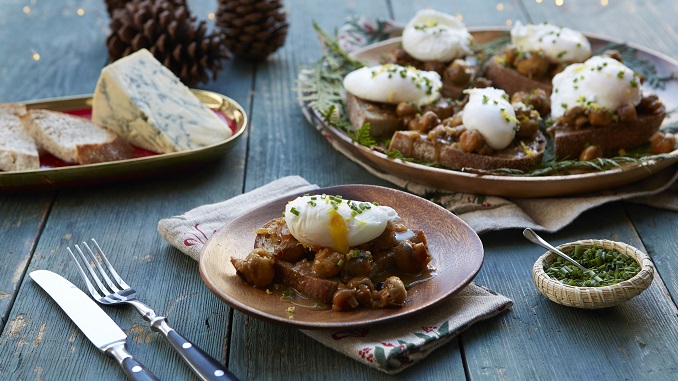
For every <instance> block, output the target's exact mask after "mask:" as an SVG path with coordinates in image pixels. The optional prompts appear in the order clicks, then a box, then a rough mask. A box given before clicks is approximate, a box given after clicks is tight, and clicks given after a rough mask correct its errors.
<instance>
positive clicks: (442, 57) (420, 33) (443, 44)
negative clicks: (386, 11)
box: [402, 9, 473, 62]
mask: <svg viewBox="0 0 678 381" xmlns="http://www.w3.org/2000/svg"><path fill="white" fill-rule="evenodd" d="M472 40H473V37H472V36H471V34H470V33H469V31H468V29H466V26H465V25H464V24H463V23H462V22H461V21H459V20H458V19H457V18H456V17H453V16H450V15H448V14H446V13H442V12H438V11H435V10H433V9H423V10H420V11H419V12H417V14H416V15H415V16H414V18H412V19H411V20H410V21H409V22H408V23H407V25H405V29H404V30H403V40H402V41H403V42H402V43H403V49H404V50H405V51H406V52H407V53H408V54H409V55H411V56H412V57H414V58H416V59H418V60H420V61H439V62H450V61H452V60H454V59H455V58H459V57H462V56H466V55H469V54H471V53H472V51H471V41H472Z"/></svg>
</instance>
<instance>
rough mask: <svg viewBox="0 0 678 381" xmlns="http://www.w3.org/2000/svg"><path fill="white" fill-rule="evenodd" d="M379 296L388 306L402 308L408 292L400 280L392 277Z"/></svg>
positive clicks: (386, 282) (379, 292)
mask: <svg viewBox="0 0 678 381" xmlns="http://www.w3.org/2000/svg"><path fill="white" fill-rule="evenodd" d="M377 295H378V297H379V299H381V300H382V302H383V303H385V304H386V305H394V306H402V305H403V304H404V303H405V298H407V290H406V289H405V284H404V283H403V281H402V280H400V278H398V277H396V276H392V277H389V278H388V279H386V280H385V281H384V287H383V288H382V289H381V290H379V291H378V293H377Z"/></svg>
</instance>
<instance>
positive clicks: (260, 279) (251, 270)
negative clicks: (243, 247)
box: [231, 249, 275, 287]
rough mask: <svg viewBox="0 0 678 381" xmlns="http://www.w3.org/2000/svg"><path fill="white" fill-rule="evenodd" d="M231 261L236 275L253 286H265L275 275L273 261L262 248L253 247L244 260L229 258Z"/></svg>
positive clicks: (269, 254)
mask: <svg viewBox="0 0 678 381" xmlns="http://www.w3.org/2000/svg"><path fill="white" fill-rule="evenodd" d="M231 263H232V264H233V266H234V267H235V269H236V270H237V272H238V275H240V276H241V277H242V278H243V279H244V280H245V281H246V282H247V283H249V284H251V285H253V286H255V287H264V286H267V285H269V284H271V282H273V278H274V277H275V261H274V260H273V256H272V255H271V253H269V252H268V251H266V250H264V249H254V250H253V251H252V252H251V253H249V254H248V255H247V258H245V259H244V260H242V259H238V258H231Z"/></svg>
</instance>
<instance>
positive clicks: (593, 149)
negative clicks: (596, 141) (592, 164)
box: [579, 146, 603, 161]
mask: <svg viewBox="0 0 678 381" xmlns="http://www.w3.org/2000/svg"><path fill="white" fill-rule="evenodd" d="M599 157H603V150H601V149H600V147H597V146H588V147H586V148H584V150H583V151H581V153H580V154H579V161H591V160H594V159H597V158H599Z"/></svg>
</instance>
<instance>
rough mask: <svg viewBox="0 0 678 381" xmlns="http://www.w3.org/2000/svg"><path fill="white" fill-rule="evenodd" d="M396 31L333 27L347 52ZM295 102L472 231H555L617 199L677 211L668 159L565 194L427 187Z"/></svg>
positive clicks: (378, 23) (385, 23) (383, 23)
mask: <svg viewBox="0 0 678 381" xmlns="http://www.w3.org/2000/svg"><path fill="white" fill-rule="evenodd" d="M401 32H402V26H399V25H397V24H396V23H395V22H394V21H393V20H385V19H370V18H366V17H364V16H352V17H349V18H347V19H346V21H345V22H344V24H343V25H342V26H341V28H340V29H339V32H338V40H339V44H340V46H341V48H342V49H344V50H345V51H347V52H351V51H353V50H356V49H359V48H361V47H364V46H365V45H367V44H371V43H374V42H378V41H381V40H384V39H386V38H389V37H394V36H397V35H399V33H401ZM304 75H306V74H305V72H303V71H302V73H300V76H302V77H303V76H304ZM300 104H301V106H302V111H303V112H304V114H305V116H306V118H307V120H308V121H309V123H311V124H312V125H314V126H315V127H316V128H317V129H318V130H319V131H320V132H321V133H323V135H325V137H326V138H327V139H328V141H329V142H330V144H332V146H333V147H334V148H335V149H336V150H337V151H340V152H341V153H342V154H344V155H345V156H346V157H348V158H349V159H351V160H353V161H354V162H356V163H358V164H359V165H361V166H362V167H363V168H365V169H366V170H367V171H369V172H370V173H372V174H373V175H375V176H377V177H379V178H381V179H384V180H387V181H389V182H391V183H393V184H395V185H397V186H399V187H401V188H404V189H406V190H408V191H410V192H412V193H415V194H417V195H419V196H422V197H425V198H428V199H430V200H431V201H434V202H436V203H439V204H441V205H443V206H444V207H445V208H447V209H448V210H450V211H451V212H453V213H454V214H456V215H457V216H459V217H460V218H461V219H463V220H464V221H465V222H466V223H467V224H469V225H470V226H471V227H472V228H473V229H474V230H475V231H476V232H477V233H478V234H481V233H484V232H487V231H491V230H500V229H508V228H527V227H529V228H532V229H535V230H539V231H546V232H555V231H558V230H560V229H562V228H563V227H565V226H567V225H569V224H570V223H571V222H572V221H574V219H575V218H577V217H578V216H579V215H580V214H582V213H583V212H584V211H586V210H589V209H592V208H595V207H597V206H600V205H603V204H605V203H608V202H612V201H618V200H628V201H631V202H637V203H643V204H647V205H651V206H654V207H658V208H664V209H669V210H674V211H678V184H677V183H676V181H677V180H678V165H673V166H671V167H669V168H667V169H665V170H664V171H662V172H660V173H658V174H656V175H653V176H651V177H649V178H647V179H645V180H643V181H640V182H637V183H634V184H631V185H628V186H624V187H620V188H617V189H612V190H606V191H602V192H596V193H589V194H585V195H575V196H568V197H549V198H503V197H496V196H486V195H476V194H467V193H461V192H448V191H440V190H437V189H433V188H428V187H426V186H423V185H421V184H418V183H415V182H410V181H407V180H404V179H402V178H399V177H397V176H394V175H392V174H389V173H385V172H381V171H379V170H378V169H376V168H374V167H372V166H370V165H369V164H368V163H366V162H365V161H364V160H361V159H360V158H359V157H357V156H355V155H354V154H352V153H351V152H350V151H348V150H345V149H344V148H342V147H341V145H340V144H338V143H337V142H334V141H333V140H332V139H331V138H330V136H329V135H328V134H327V133H326V132H325V131H323V126H322V125H318V124H317V123H316V121H315V120H314V118H313V117H312V116H311V114H310V112H309V110H308V109H307V108H306V107H305V106H304V105H303V102H302V101H301V100H300Z"/></svg>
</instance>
